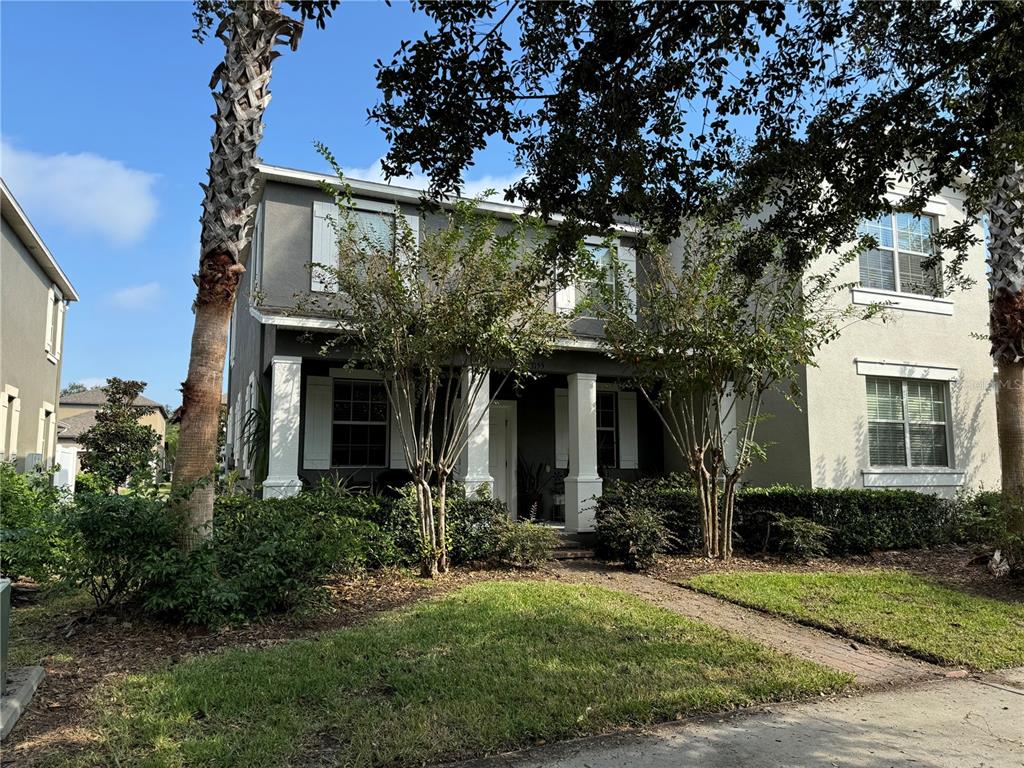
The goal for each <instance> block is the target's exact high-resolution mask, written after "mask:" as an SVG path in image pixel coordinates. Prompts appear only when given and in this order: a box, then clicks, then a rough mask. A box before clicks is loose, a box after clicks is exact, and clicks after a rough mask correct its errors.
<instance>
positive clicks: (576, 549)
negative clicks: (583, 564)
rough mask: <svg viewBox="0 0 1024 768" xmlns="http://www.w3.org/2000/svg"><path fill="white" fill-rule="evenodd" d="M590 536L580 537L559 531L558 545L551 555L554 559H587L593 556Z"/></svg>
mask: <svg viewBox="0 0 1024 768" xmlns="http://www.w3.org/2000/svg"><path fill="white" fill-rule="evenodd" d="M591 538H592V537H581V536H580V535H579V534H575V533H565V532H562V533H559V534H558V545H557V546H556V547H555V551H554V552H553V553H552V556H553V557H554V559H555V560H587V559H591V558H593V557H594V550H593V549H591V548H590V546H589V544H590V539H591Z"/></svg>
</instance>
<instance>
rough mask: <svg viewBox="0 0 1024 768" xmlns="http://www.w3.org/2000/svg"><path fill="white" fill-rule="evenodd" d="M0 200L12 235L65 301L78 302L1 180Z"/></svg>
mask: <svg viewBox="0 0 1024 768" xmlns="http://www.w3.org/2000/svg"><path fill="white" fill-rule="evenodd" d="M0 198H2V206H0V207H2V210H3V217H4V219H6V220H7V223H8V224H10V225H11V229H13V230H14V233H15V234H16V235H17V236H18V237H19V238H20V239H21V241H22V242H23V243H24V244H25V247H26V248H27V249H28V252H29V253H31V254H32V258H34V259H35V260H36V262H38V264H39V266H40V267H42V268H43V271H44V272H45V273H46V275H47V277H49V278H50V279H51V280H52V281H53V282H54V283H56V285H57V287H58V288H60V291H61V293H62V294H63V295H64V299H65V301H78V291H76V290H75V287H74V286H73V285H71V281H70V280H69V279H68V276H67V275H65V274H64V270H62V269H61V268H60V264H58V263H57V259H55V258H54V257H53V254H52V253H50V249H49V248H47V247H46V243H44V242H43V238H42V237H40V236H39V233H38V232H37V231H36V228H35V227H33V226H32V222H31V221H29V218H28V216H27V215H25V211H24V210H23V209H22V207H21V205H19V204H18V201H17V199H15V197H14V195H13V194H12V193H11V190H10V188H8V186H7V182H6V181H4V180H3V179H0Z"/></svg>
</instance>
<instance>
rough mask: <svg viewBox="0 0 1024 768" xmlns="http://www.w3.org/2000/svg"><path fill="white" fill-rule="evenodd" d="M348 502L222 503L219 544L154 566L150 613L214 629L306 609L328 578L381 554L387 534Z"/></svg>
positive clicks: (319, 498)
mask: <svg viewBox="0 0 1024 768" xmlns="http://www.w3.org/2000/svg"><path fill="white" fill-rule="evenodd" d="M348 502H349V499H345V498H343V497H335V498H334V499H331V498H328V497H327V496H326V495H323V494H319V495H318V494H309V495H299V496H296V497H293V498H289V499H253V498H251V497H249V496H242V495H238V496H231V497H221V498H219V499H217V502H216V505H215V507H214V525H213V536H212V538H211V539H210V540H208V541H206V542H204V543H203V544H201V545H200V546H199V547H198V548H197V549H195V550H194V551H192V552H189V553H184V552H182V551H181V550H178V549H171V550H167V551H166V552H165V553H164V556H163V557H162V558H160V559H159V560H158V561H156V562H154V563H152V564H151V567H150V569H149V571H148V575H149V576H150V579H151V581H150V583H149V584H148V585H147V589H146V591H145V594H143V595H142V599H143V607H144V608H145V610H147V611H149V612H151V613H154V614H157V615H162V616H167V617H171V618H174V619H175V620H177V621H184V622H186V623H194V624H205V625H214V626H215V625H217V624H221V623H224V622H225V621H232V622H237V621H242V620H246V619H252V618H256V617H259V616H264V615H267V614H270V613H274V612H276V611H282V610H288V609H291V608H294V607H296V606H298V605H301V604H303V603H304V602H306V601H308V599H309V598H310V596H311V595H312V594H313V593H314V592H315V590H316V589H317V588H318V587H319V586H321V585H322V584H323V582H324V580H325V579H326V578H327V577H328V576H329V575H331V574H334V573H349V572H353V571H358V570H361V569H363V568H365V567H367V566H368V565H371V564H374V552H375V551H377V550H379V549H381V546H380V545H381V543H382V541H383V540H384V537H383V535H382V534H381V532H380V530H379V529H378V528H377V526H376V525H375V524H374V523H372V522H370V521H369V520H364V519H358V518H355V517H351V516H349V515H348V514H347V512H348V511H349V510H350V509H351V505H350V504H349V503H348Z"/></svg>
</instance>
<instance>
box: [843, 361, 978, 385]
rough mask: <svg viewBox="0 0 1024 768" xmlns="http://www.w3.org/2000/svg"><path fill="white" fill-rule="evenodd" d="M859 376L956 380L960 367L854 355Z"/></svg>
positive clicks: (958, 376)
mask: <svg viewBox="0 0 1024 768" xmlns="http://www.w3.org/2000/svg"><path fill="white" fill-rule="evenodd" d="M853 362H854V364H855V365H856V366H857V373H858V374H859V375H861V376H888V377H891V378H897V379H928V380H930V381H956V380H957V379H959V378H960V369H959V368H952V367H950V366H945V365H929V364H924V363H909V362H896V361H891V360H867V359H865V358H862V357H856V358H854V360H853Z"/></svg>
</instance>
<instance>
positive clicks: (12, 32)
mask: <svg viewBox="0 0 1024 768" xmlns="http://www.w3.org/2000/svg"><path fill="white" fill-rule="evenodd" d="M191 8H192V6H191V3H189V2H176V1H175V2H148V3H137V2H109V3H93V2H68V3H58V2H51V3H37V2H13V1H12V0H4V1H3V2H2V3H0V136H2V141H3V144H2V148H0V174H2V175H3V176H4V178H5V179H6V180H7V182H8V184H9V186H10V187H11V189H12V191H13V192H14V195H15V197H17V198H18V200H19V202H20V203H21V205H22V207H23V208H24V209H25V211H26V213H27V214H28V216H29V218H30V219H32V222H33V223H34V224H35V226H36V228H37V229H38V230H39V232H40V234H41V235H42V237H43V239H44V240H45V241H46V243H47V245H48V246H49V247H50V250H51V251H52V252H53V253H54V255H55V256H56V258H57V260H58V261H59V262H60V264H61V266H62V267H63V268H64V271H65V272H66V273H67V274H68V276H69V277H70V279H71V281H72V283H73V284H74V286H75V288H76V289H77V291H78V293H79V295H80V296H81V301H79V302H78V303H76V304H73V305H72V306H71V310H70V312H69V313H68V320H67V328H66V331H65V342H64V343H65V347H64V371H63V377H62V378H63V382H64V383H65V384H67V383H68V382H71V381H85V382H87V383H89V384H92V383H98V382H101V381H102V380H104V379H105V378H106V377H107V376H120V377H122V378H135V379H143V380H145V381H147V382H149V387H148V388H147V390H146V394H147V395H149V396H150V397H153V398H154V399H156V400H159V401H160V402H164V403H168V404H171V405H174V404H176V403H178V402H180V394H179V391H178V388H179V386H180V383H181V381H182V380H183V379H184V378H185V373H186V369H187V366H188V348H189V340H190V335H191V332H192V313H191V303H192V298H193V296H194V285H193V283H192V277H191V276H192V273H193V272H194V271H195V269H196V264H197V260H198V240H199V224H198V218H199V213H200V203H201V201H202V192H201V190H200V189H199V182H200V181H203V180H204V178H205V174H206V167H207V156H208V152H209V138H210V131H211V127H212V122H211V120H210V118H209V116H210V114H211V112H212V110H213V102H212V100H211V98H210V92H209V89H208V87H207V85H208V83H209V79H210V73H211V72H212V70H213V68H214V66H215V65H216V64H217V62H218V61H219V60H220V58H221V56H222V51H223V49H222V47H221V45H220V43H219V41H217V40H209V41H207V42H206V44H204V45H199V44H198V43H196V42H195V41H194V40H193V39H192V37H191V29H192V17H191ZM422 25H423V19H422V17H421V16H418V15H415V14H412V13H411V12H410V10H409V9H408V6H407V5H406V4H404V3H402V2H400V0H396V3H395V5H394V6H393V7H391V8H388V7H387V6H386V5H384V4H383V3H372V2H351V1H349V0H346V1H345V2H343V3H342V6H341V7H340V8H339V10H338V11H337V13H336V15H335V18H334V19H333V20H332V22H331V23H330V24H329V25H328V28H327V29H326V30H318V29H316V28H315V27H313V26H312V25H310V26H308V27H307V29H306V31H305V33H304V35H303V39H302V43H301V45H300V47H299V50H298V52H296V53H294V54H293V53H291V52H285V53H284V54H283V55H282V56H281V57H280V58H278V60H277V62H276V63H275V66H274V77H273V80H272V84H271V89H272V92H273V100H272V101H271V104H270V108H269V110H268V112H267V120H266V132H265V134H264V139H263V144H262V147H261V150H260V154H261V156H262V157H263V159H264V160H265V161H266V162H269V163H275V164H279V165H287V166H292V167H297V168H306V169H324V170H326V168H324V163H323V161H322V160H321V158H320V157H319V156H318V155H317V154H316V152H315V151H314V150H313V147H312V142H313V141H314V140H320V141H324V142H325V143H327V144H328V145H329V146H330V147H331V149H332V150H333V151H334V153H335V154H336V156H337V157H338V160H339V162H341V163H342V165H344V166H345V167H346V169H348V171H349V173H350V175H353V176H358V177H360V178H377V174H378V173H379V170H378V168H375V167H374V166H375V164H376V162H377V160H378V159H379V158H380V156H381V155H382V154H383V153H384V152H385V150H386V143H385V141H384V138H383V135H382V134H381V132H380V130H379V129H378V128H377V127H376V126H375V125H372V124H369V123H368V122H367V119H366V110H367V108H368V107H370V106H371V105H372V104H374V103H375V101H376V100H377V91H376V89H375V87H374V70H373V63H374V62H375V61H376V60H377V59H378V58H381V59H384V60H385V61H387V60H389V58H390V56H391V54H392V53H393V52H394V51H395V49H396V48H397V47H398V44H399V42H400V41H401V39H402V38H403V37H416V36H418V33H419V32H420V31H421V30H422ZM514 176H515V173H514V168H513V166H512V162H511V159H510V154H509V152H508V150H507V149H506V148H504V147H496V148H494V149H493V150H488V151H487V152H485V153H483V154H482V156H481V157H480V158H479V159H478V162H477V165H476V167H475V168H474V169H473V170H472V171H471V173H470V174H469V182H470V184H469V185H468V188H470V189H483V188H485V187H488V186H494V187H496V188H500V187H501V186H503V185H504V184H505V183H507V182H508V181H509V180H510V179H512V178H514ZM473 182H476V183H473Z"/></svg>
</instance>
